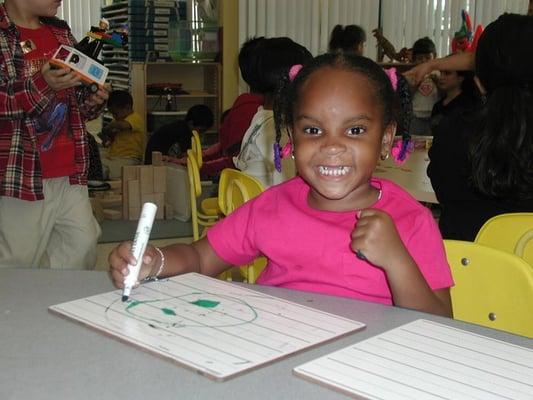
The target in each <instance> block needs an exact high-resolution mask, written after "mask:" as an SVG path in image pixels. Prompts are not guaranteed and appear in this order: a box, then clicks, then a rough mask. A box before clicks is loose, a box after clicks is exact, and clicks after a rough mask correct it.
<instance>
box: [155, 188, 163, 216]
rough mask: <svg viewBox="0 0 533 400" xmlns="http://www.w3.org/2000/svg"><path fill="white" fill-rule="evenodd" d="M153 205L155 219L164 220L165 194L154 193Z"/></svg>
mask: <svg viewBox="0 0 533 400" xmlns="http://www.w3.org/2000/svg"><path fill="white" fill-rule="evenodd" d="M154 204H155V205H156V206H157V212H156V214H155V218H156V219H163V218H165V193H154Z"/></svg>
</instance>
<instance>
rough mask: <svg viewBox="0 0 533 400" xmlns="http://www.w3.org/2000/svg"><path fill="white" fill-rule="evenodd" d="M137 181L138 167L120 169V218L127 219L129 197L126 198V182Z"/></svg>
mask: <svg viewBox="0 0 533 400" xmlns="http://www.w3.org/2000/svg"><path fill="white" fill-rule="evenodd" d="M136 179H137V180H138V179H139V167H138V166H136V165H131V166H126V167H122V216H123V218H124V219H128V210H129V204H128V201H129V196H128V182H129V181H131V180H136Z"/></svg>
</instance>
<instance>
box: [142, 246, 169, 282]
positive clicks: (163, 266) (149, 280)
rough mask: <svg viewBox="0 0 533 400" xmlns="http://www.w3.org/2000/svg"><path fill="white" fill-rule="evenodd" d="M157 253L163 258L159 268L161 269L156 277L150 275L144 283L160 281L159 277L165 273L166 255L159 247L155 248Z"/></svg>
mask: <svg viewBox="0 0 533 400" xmlns="http://www.w3.org/2000/svg"><path fill="white" fill-rule="evenodd" d="M154 248H155V249H156V251H157V252H158V253H159V256H160V257H161V265H160V266H159V269H158V270H157V272H156V274H155V275H149V276H147V277H146V278H144V279H143V282H152V281H158V280H159V275H160V274H161V272H163V269H164V268H165V255H164V254H163V252H162V251H161V249H160V248H159V247H154Z"/></svg>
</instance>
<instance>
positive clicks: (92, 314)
mask: <svg viewBox="0 0 533 400" xmlns="http://www.w3.org/2000/svg"><path fill="white" fill-rule="evenodd" d="M121 296H122V292H121V291H118V290H117V291H113V292H109V293H105V294H101V295H97V296H92V297H87V298H84V299H80V300H75V301H71V302H68V303H63V304H58V305H55V306H51V307H50V311H52V312H54V313H58V314H61V315H63V316H66V317H68V318H71V319H73V320H76V321H79V322H81V323H83V324H85V325H88V326H90V327H93V328H96V329H98V330H99V331H101V332H104V333H106V334H109V335H112V336H115V337H117V338H119V339H121V340H123V341H126V342H128V343H131V344H134V345H136V346H139V347H141V348H143V349H147V350H149V351H151V352H154V353H157V354H158V355H161V356H163V357H165V358H168V359H170V360H172V361H175V362H177V363H179V364H182V365H184V366H187V367H190V368H192V369H195V370H196V371H198V372H200V373H202V374H205V375H207V376H209V377H211V378H214V379H217V380H224V379H226V378H229V377H231V376H234V375H236V374H238V373H241V372H243V371H245V370H248V369H250V368H254V367H257V366H259V365H262V364H265V363H267V362H270V361H273V360H276V359H279V358H282V357H284V356H287V355H289V354H291V353H294V352H296V351H300V350H303V349H306V348H309V347H311V346H315V345H317V344H319V343H323V342H326V341H329V340H331V339H333V338H336V337H339V336H342V335H345V334H347V333H350V332H353V331H356V330H358V329H362V328H363V327H364V324H362V323H360V322H357V321H353V320H349V319H345V318H342V317H338V316H335V315H333V314H328V313H326V312H322V311H318V310H314V309H311V308H309V307H305V306H301V305H299V304H296V303H292V302H289V301H286V300H283V299H279V298H276V297H272V296H269V295H266V294H262V293H259V292H256V291H253V290H249V289H246V288H244V287H241V286H237V285H234V284H231V283H229V282H225V281H221V280H217V279H214V278H209V277H206V276H202V275H199V274H195V273H191V274H186V275H181V276H177V277H174V278H171V279H168V280H162V281H158V282H151V283H149V284H145V285H142V286H141V287H139V288H137V289H135V290H133V292H132V296H131V297H130V301H128V302H127V303H122V302H121Z"/></svg>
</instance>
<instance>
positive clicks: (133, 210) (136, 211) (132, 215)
mask: <svg viewBox="0 0 533 400" xmlns="http://www.w3.org/2000/svg"><path fill="white" fill-rule="evenodd" d="M140 215H141V208H140V207H130V208H129V209H128V219H129V220H130V221H135V220H136V219H139V216H140Z"/></svg>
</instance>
